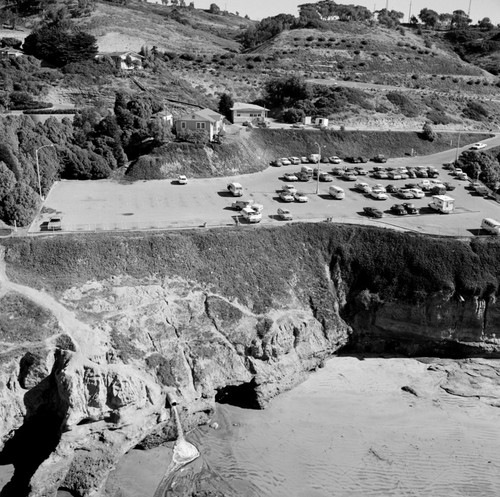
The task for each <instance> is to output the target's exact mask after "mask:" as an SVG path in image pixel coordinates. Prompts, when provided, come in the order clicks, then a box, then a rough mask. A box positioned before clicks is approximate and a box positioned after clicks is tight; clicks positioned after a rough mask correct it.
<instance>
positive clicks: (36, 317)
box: [0, 223, 500, 497]
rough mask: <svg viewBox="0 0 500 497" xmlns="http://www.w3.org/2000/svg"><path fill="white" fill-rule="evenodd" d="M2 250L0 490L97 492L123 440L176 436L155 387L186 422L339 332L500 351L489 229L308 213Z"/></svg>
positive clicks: (364, 342) (257, 392) (260, 396)
mask: <svg viewBox="0 0 500 497" xmlns="http://www.w3.org/2000/svg"><path fill="white" fill-rule="evenodd" d="M0 252H1V253H0V255H1V259H2V265H1V267H0V333H1V341H2V342H3V351H2V353H1V354H0V419H1V420H2V424H1V425H0V441H1V445H0V447H1V448H2V452H1V453H0V462H2V463H4V464H6V463H12V464H14V465H15V475H14V478H13V479H12V481H11V482H10V483H9V484H8V488H7V490H8V491H9V492H10V493H6V495H16V496H21V495H30V496H32V497H35V496H52V495H55V491H56V490H57V489H66V490H68V491H70V492H72V494H73V495H77V496H92V495H93V496H97V495H99V494H100V493H101V491H102V488H103V484H104V483H105V481H106V478H107V475H108V474H109V472H110V471H111V470H112V469H113V468H114V466H115V464H116V462H117V461H118V460H119V458H120V457H121V456H122V455H123V454H124V453H125V452H126V451H128V450H129V449H130V448H132V447H134V446H136V445H139V444H140V445H142V446H150V445H152V444H156V443H161V442H163V441H165V440H167V439H171V438H173V437H175V431H174V428H173V420H171V419H170V414H169V413H170V411H169V409H168V407H169V406H168V402H167V401H166V394H167V393H172V394H173V395H175V396H176V397H177V398H178V400H179V405H180V409H181V412H180V414H181V419H182V422H183V424H184V426H185V427H186V428H187V429H189V428H190V427H192V426H194V425H196V424H198V423H203V422H205V421H206V420H207V419H208V417H209V416H210V414H211V412H212V410H213V408H214V405H215V402H216V401H219V402H230V403H234V404H237V405H241V406H245V407H264V406H265V404H266V402H267V401H268V400H269V399H270V398H272V397H273V396H274V395H277V394H278V393H279V392H281V391H283V390H286V389H289V388H291V387H293V386H294V385H295V384H297V382H299V381H301V380H302V379H303V378H304V375H305V374H307V372H308V371H311V370H314V369H315V368H317V367H318V366H321V363H322V361H323V360H324V359H325V358H326V357H328V356H330V355H332V354H333V353H335V352H336V351H339V350H344V351H346V352H359V351H370V352H376V353H382V352H383V353H398V354H399V353H405V354H409V355H418V354H427V355H445V356H450V357H468V356H481V357H499V356H500V341H499V340H498V339H497V337H496V331H495V330H496V329H497V328H498V324H499V320H500V315H499V312H498V306H497V304H496V295H497V293H498V285H499V281H500V275H499V272H500V262H499V261H500V257H499V255H500V254H499V252H500V244H499V243H498V242H496V241H489V240H488V241H476V240H472V241H459V240H450V239H440V238H431V237H424V236H416V235H410V234H402V233H396V232H391V231H389V230H383V229H375V228H365V227H350V226H341V225H339V226H337V225H333V224H330V223H320V224H307V225H289V226H286V227H282V228H270V229H267V228H259V229H248V230H247V229H242V228H234V229H232V230H220V231H219V230H213V231H203V232H199V231H198V232H196V231H192V232H183V233H154V234H153V233H148V234H128V235H123V234H120V235H102V234H101V235H97V234H96V235H85V236H46V237H36V238H29V239H12V240H9V241H7V242H4V245H3V246H1V247H0ZM27 444H29V445H27ZM27 446H29V448H30V450H29V451H27V450H26V447H27Z"/></svg>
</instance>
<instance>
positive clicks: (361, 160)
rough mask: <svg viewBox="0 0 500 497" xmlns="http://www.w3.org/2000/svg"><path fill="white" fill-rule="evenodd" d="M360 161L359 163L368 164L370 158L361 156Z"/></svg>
mask: <svg viewBox="0 0 500 497" xmlns="http://www.w3.org/2000/svg"><path fill="white" fill-rule="evenodd" d="M358 159H359V162H362V163H363V164H364V163H366V162H368V160H369V159H368V157H363V156H362V155H360V156H359V157H358Z"/></svg>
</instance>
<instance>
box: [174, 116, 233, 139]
mask: <svg viewBox="0 0 500 497" xmlns="http://www.w3.org/2000/svg"><path fill="white" fill-rule="evenodd" d="M174 127H175V131H176V132H177V134H178V135H182V133H183V132H186V131H206V132H207V134H208V138H209V140H210V141H214V137H215V136H217V135H218V134H219V133H220V132H221V131H224V116H222V115H221V114H219V113H217V112H215V111H213V110H212V109H199V110H193V112H190V113H189V114H184V115H182V116H180V117H178V118H177V119H175V121H174Z"/></svg>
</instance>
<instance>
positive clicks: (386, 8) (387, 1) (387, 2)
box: [385, 0, 389, 10]
mask: <svg viewBox="0 0 500 497" xmlns="http://www.w3.org/2000/svg"><path fill="white" fill-rule="evenodd" d="M385 10H389V0H385Z"/></svg>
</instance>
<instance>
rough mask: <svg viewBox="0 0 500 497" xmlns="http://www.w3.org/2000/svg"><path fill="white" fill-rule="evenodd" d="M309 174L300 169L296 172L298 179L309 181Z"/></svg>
mask: <svg viewBox="0 0 500 497" xmlns="http://www.w3.org/2000/svg"><path fill="white" fill-rule="evenodd" d="M311 177H312V176H311V175H309V174H307V173H306V172H305V171H300V172H299V173H297V179H298V180H299V181H309V180H310V179H311Z"/></svg>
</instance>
